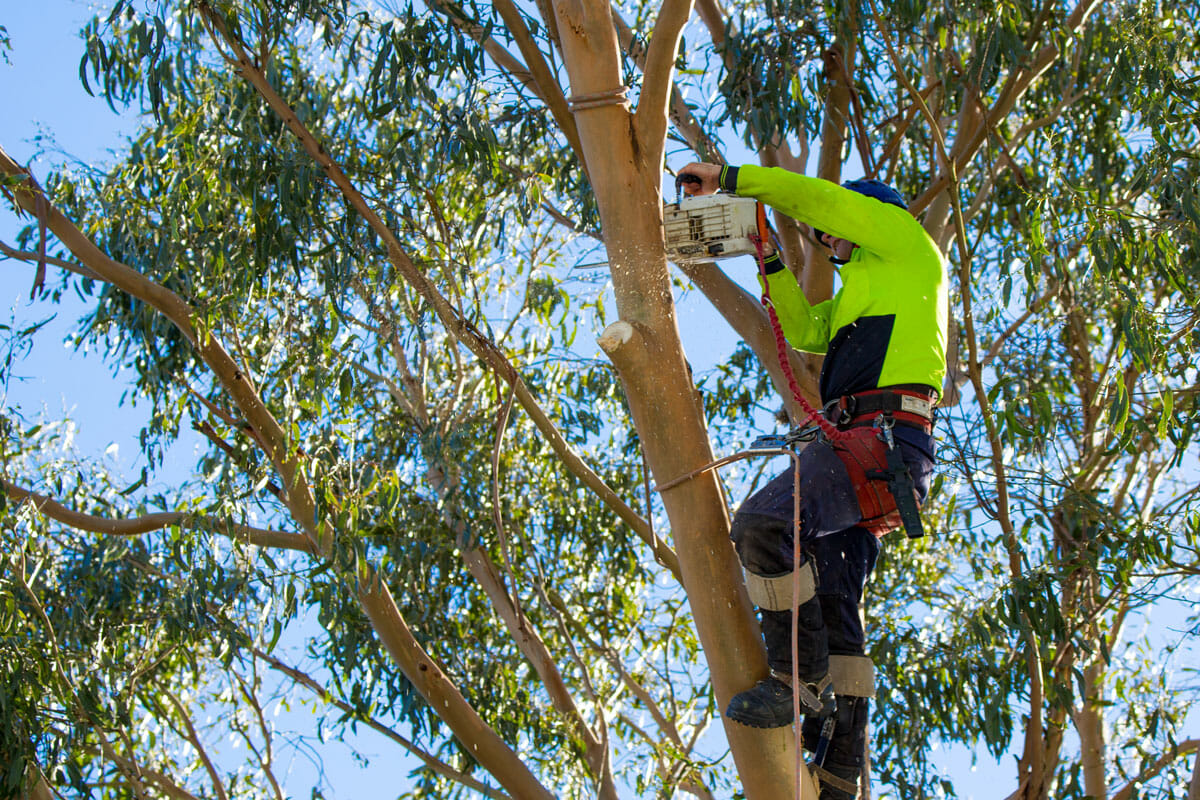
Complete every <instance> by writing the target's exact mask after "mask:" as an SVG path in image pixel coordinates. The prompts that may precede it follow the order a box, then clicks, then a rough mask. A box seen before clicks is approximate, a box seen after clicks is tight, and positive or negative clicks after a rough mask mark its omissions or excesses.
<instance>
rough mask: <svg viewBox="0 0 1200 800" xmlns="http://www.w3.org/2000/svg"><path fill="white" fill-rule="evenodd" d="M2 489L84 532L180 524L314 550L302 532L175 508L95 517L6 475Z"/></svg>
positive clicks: (131, 531)
mask: <svg viewBox="0 0 1200 800" xmlns="http://www.w3.org/2000/svg"><path fill="white" fill-rule="evenodd" d="M0 491H3V492H4V493H5V494H6V495H8V496H9V497H10V498H12V500H13V501H14V502H17V503H23V502H28V503H30V504H31V505H32V506H33V508H34V509H36V510H37V511H38V513H41V514H44V515H46V516H47V517H50V518H51V519H53V520H56V521H58V522H61V523H63V524H64V525H69V526H71V527H72V528H75V529H76V530H81V531H90V532H92V533H103V534H108V535H111V536H139V535H141V534H143V533H150V532H151V531H157V530H162V529H163V528H169V527H171V526H173V525H179V526H181V527H185V528H194V529H198V530H206V531H212V532H213V533H222V534H227V535H228V536H229V537H230V538H232V539H235V540H236V541H239V542H244V543H246V544H253V545H258V546H259V547H279V548H283V549H287V550H300V551H301V552H305V553H312V552H313V546H312V543H311V542H310V541H309V540H308V537H306V536H305V535H304V534H301V533H288V532H286V531H272V530H266V529H263V528H254V527H251V526H249V525H238V524H234V523H231V522H225V521H221V520H213V519H208V518H204V517H196V516H192V515H190V514H182V513H179V512H174V511H168V512H163V513H158V514H146V515H144V516H141V517H135V518H133V519H110V518H108V517H100V516H96V515H95V514H84V513H82V512H79V511H75V510H74V509H71V508H67V507H66V506H65V505H63V504H62V503H59V502H58V501H56V500H53V499H51V498H50V497H47V496H46V495H43V494H38V493H37V492H31V491H29V490H27V489H22V488H21V487H19V486H17V485H16V484H13V483H9V482H8V481H6V480H5V479H4V478H0Z"/></svg>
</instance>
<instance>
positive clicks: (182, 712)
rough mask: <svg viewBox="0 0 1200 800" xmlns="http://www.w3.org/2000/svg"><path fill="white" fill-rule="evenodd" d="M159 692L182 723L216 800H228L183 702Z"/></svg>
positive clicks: (186, 736) (167, 693)
mask: <svg viewBox="0 0 1200 800" xmlns="http://www.w3.org/2000/svg"><path fill="white" fill-rule="evenodd" d="M160 691H161V692H162V695H163V697H165V698H167V700H168V701H170V703H171V706H172V707H173V708H174V709H175V713H176V715H178V717H179V720H180V722H182V723H183V727H184V729H185V730H184V738H185V739H187V740H188V743H189V744H191V746H192V749H194V750H195V751H196V755H197V756H199V757H200V763H201V764H203V765H204V771H205V772H207V773H208V778H209V780H211V781H212V785H213V791H214V792H216V793H217V800H228V798H229V795H228V794H227V793H226V791H225V784H224V782H222V780H221V776H220V774H218V772H217V768H216V766H215V765H214V764H213V762H212V759H211V758H209V755H208V751H207V750H206V749H205V748H204V744H203V743H202V742H201V741H200V736H199V735H198V734H197V733H196V726H194V725H193V724H192V718H191V716H189V714H188V710H187V708H186V707H185V706H184V705H183V701H181V700H180V699H179V698H178V697H176V696H175V695H174V693H172V692H170V691H167V690H166V689H161V690H160Z"/></svg>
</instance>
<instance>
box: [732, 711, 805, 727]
mask: <svg viewBox="0 0 1200 800" xmlns="http://www.w3.org/2000/svg"><path fill="white" fill-rule="evenodd" d="M725 716H726V717H728V718H729V719H731V720H733V721H734V722H736V723H737V724H739V725H745V726H746V727H747V728H759V729H766V728H786V727H787V726H789V725H791V724H792V720H791V719H787V720H784V721H783V722H779V721H777V720H773V719H769V720H768V719H762V718H761V717H760V718H756V719H748V718H746V717H742V716H740V715H737V714H726V715H725Z"/></svg>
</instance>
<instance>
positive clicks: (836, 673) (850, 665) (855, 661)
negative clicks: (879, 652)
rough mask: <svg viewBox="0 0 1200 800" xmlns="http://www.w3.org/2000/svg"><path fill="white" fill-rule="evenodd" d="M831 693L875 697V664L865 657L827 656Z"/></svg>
mask: <svg viewBox="0 0 1200 800" xmlns="http://www.w3.org/2000/svg"><path fill="white" fill-rule="evenodd" d="M829 674H830V675H831V676H832V677H833V691H834V692H836V693H837V694H841V695H847V696H849V697H874V696H875V662H874V661H872V660H871V659H869V658H867V657H866V656H837V655H831V656H829Z"/></svg>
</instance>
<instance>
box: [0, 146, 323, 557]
mask: <svg viewBox="0 0 1200 800" xmlns="http://www.w3.org/2000/svg"><path fill="white" fill-rule="evenodd" d="M0 174H3V175H7V176H26V180H25V181H23V182H22V183H19V184H17V185H16V186H14V187H12V190H11V191H12V197H13V199H14V200H15V202H16V204H17V206H18V207H20V208H21V209H23V210H25V211H26V212H27V213H35V212H36V211H37V208H38V204H39V202H41V203H42V208H43V211H44V214H45V218H46V221H47V227H49V229H50V230H51V231H53V232H54V235H55V236H57V237H58V240H59V241H60V242H62V243H63V244H64V245H65V246H66V247H67V249H68V250H70V251H71V252H72V253H73V254H74V255H75V257H76V258H78V259H79V260H80V261H81V262H83V264H84V265H85V266H86V267H87V268H88V269H90V270H92V272H94V273H95V274H96V276H97V278H98V279H99V280H103V281H105V282H107V283H111V284H112V285H113V286H115V287H116V288H118V289H120V290H121V291H123V292H125V293H126V294H128V295H130V296H132V297H135V298H137V299H139V300H141V301H143V302H145V303H146V304H147V305H149V306H151V307H152V308H154V309H155V310H156V311H158V312H159V313H161V314H162V315H163V316H165V317H166V318H167V319H168V320H169V321H170V322H171V323H172V324H173V325H175V327H176V328H178V329H179V332H180V333H182V334H183V335H184V337H185V338H186V339H187V340H188V341H189V342H190V343H191V344H192V346H193V347H194V348H195V350H196V353H197V354H198V355H199V356H200V358H201V360H203V361H204V363H205V364H207V365H208V367H209V369H211V370H212V372H213V375H214V377H216V379H217V380H218V382H220V384H221V385H222V386H223V387H224V389H225V390H226V391H227V392H229V394H230V396H231V397H232V398H233V401H234V404H235V405H236V406H237V407H238V409H239V410H240V411H241V412H242V416H243V417H244V418H245V419H246V421H247V422H248V423H249V424H250V425H251V426H252V427H253V428H254V430H255V431H256V432H257V434H258V437H259V441H260V443H261V444H262V446H263V449H264V451H265V452H266V454H267V457H268V458H270V460H271V463H272V464H273V465H274V467H275V469H276V471H277V472H279V474H280V476H281V477H282V479H283V483H284V487H285V492H286V502H287V505H288V507H289V510H290V511H291V512H292V514H293V516H294V517H295V518H296V520H297V522H299V523H300V524H301V525H302V526H303V527H305V529H306V530H307V529H308V528H310V527H311V526H313V525H314V524H315V520H316V501H315V499H314V498H313V495H312V492H311V490H310V488H309V486H308V483H307V481H306V480H305V479H304V475H303V467H302V466H301V463H300V458H299V456H298V455H297V453H296V452H295V450H294V448H292V446H291V445H290V444H289V441H288V437H287V435H286V434H285V433H284V431H283V428H282V427H280V425H279V423H278V422H277V421H276V420H275V417H274V416H273V415H272V414H271V412H270V411H269V410H268V409H267V407H266V404H265V403H263V400H262V398H261V397H259V395H258V392H257V391H255V389H254V387H253V384H252V382H251V381H250V380H249V379H248V373H247V372H246V371H245V370H243V369H242V368H241V367H240V366H239V365H238V364H237V363H236V362H235V361H234V360H233V359H232V358H231V357H230V355H229V353H227V352H226V351H225V349H224V347H222V345H221V344H220V343H219V342H218V341H217V339H216V337H215V336H213V335H212V333H211V332H205V333H203V334H201V333H200V332H198V331H197V330H196V328H195V326H193V325H192V321H191V320H192V308H191V307H190V306H189V305H188V304H187V303H186V302H184V301H183V299H182V298H180V297H179V296H178V295H177V294H175V293H174V292H172V291H171V290H169V289H167V288H166V287H164V286H162V285H161V284H158V283H155V282H154V281H152V280H150V279H149V278H147V277H146V276H145V275H143V274H142V273H140V272H138V271H137V270H135V269H133V268H132V267H130V266H128V265H126V264H122V263H120V262H118V261H115V260H113V259H112V258H109V257H108V256H107V255H106V254H105V253H103V252H102V251H101V250H100V248H99V247H97V246H96V245H95V243H93V242H92V240H91V239H89V238H88V237H87V236H86V235H84V234H83V232H82V231H80V230H79V228H77V227H76V226H75V224H74V223H72V222H71V221H70V220H68V219H67V218H66V216H64V215H63V213H62V212H61V211H59V210H58V208H57V207H55V206H54V205H52V204H51V203H50V201H49V198H46V197H45V195H44V194H43V193H42V192H41V190H40V189H39V188H37V187H36V184H34V183H33V182H32V181H31V180H29V179H28V178H27V176H28V173H27V172H26V171H25V169H24V168H23V167H21V165H20V164H18V163H17V162H16V161H15V160H13V159H12V157H10V156H9V155H8V153H6V152H5V151H4V149H3V148H0ZM39 198H41V200H39ZM314 542H315V539H314Z"/></svg>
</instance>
